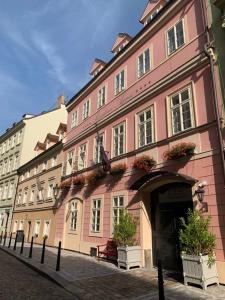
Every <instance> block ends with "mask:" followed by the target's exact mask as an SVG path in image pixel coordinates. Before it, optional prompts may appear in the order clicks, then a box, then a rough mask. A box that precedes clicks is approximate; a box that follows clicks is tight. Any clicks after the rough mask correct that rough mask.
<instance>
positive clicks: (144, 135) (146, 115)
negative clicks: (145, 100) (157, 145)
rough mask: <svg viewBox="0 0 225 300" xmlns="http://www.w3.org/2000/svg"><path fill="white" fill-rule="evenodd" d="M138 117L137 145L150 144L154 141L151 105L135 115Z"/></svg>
mask: <svg viewBox="0 0 225 300" xmlns="http://www.w3.org/2000/svg"><path fill="white" fill-rule="evenodd" d="M137 119H138V147H143V146H145V145H148V144H151V143H152V142H153V141H154V134H153V131H154V130H153V126H154V125H153V124H154V118H153V106H151V108H149V109H147V110H145V111H143V112H141V113H139V114H138V116H137Z"/></svg>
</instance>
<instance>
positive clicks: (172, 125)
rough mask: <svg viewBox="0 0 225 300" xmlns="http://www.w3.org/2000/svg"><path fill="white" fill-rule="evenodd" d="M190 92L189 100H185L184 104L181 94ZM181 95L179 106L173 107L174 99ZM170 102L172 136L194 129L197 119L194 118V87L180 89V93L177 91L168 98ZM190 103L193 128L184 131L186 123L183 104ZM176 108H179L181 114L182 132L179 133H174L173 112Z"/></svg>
mask: <svg viewBox="0 0 225 300" xmlns="http://www.w3.org/2000/svg"><path fill="white" fill-rule="evenodd" d="M186 90H188V93H189V99H188V100H185V101H184V102H182V101H181V94H182V93H183V92H184V91H186ZM177 95H179V104H178V105H176V106H172V99H173V98H174V97H175V96H177ZM168 100H169V101H168V102H169V116H170V128H171V135H176V134H179V133H181V132H184V131H186V130H189V129H191V128H193V127H194V126H195V118H194V108H193V105H194V101H193V91H192V86H191V85H189V86H186V87H184V88H182V89H180V90H179V91H177V92H176V93H173V94H172V95H170V96H169V98H168ZM188 102H189V110H190V118H191V120H190V121H191V126H190V127H188V128H185V129H184V122H183V111H182V106H183V104H186V103H188ZM176 108H179V113H180V124H181V130H180V131H177V132H175V131H174V128H175V127H174V117H173V110H175V109H176Z"/></svg>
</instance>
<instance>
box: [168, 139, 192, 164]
mask: <svg viewBox="0 0 225 300" xmlns="http://www.w3.org/2000/svg"><path fill="white" fill-rule="evenodd" d="M195 148H196V145H195V144H194V143H186V142H183V143H179V144H177V145H174V146H173V147H172V148H171V149H169V150H167V151H166V152H165V153H164V154H163V158H164V159H165V160H176V159H181V158H190V157H191V156H193V155H194V154H195V152H194V150H195Z"/></svg>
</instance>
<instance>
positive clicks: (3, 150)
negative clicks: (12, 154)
mask: <svg viewBox="0 0 225 300" xmlns="http://www.w3.org/2000/svg"><path fill="white" fill-rule="evenodd" d="M5 151H6V142H4V144H3V149H2V153H5Z"/></svg>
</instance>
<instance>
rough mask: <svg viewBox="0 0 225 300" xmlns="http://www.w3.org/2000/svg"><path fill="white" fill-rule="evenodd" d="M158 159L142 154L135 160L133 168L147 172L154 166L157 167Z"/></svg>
mask: <svg viewBox="0 0 225 300" xmlns="http://www.w3.org/2000/svg"><path fill="white" fill-rule="evenodd" d="M155 165H156V161H155V160H154V158H152V157H150V156H148V155H142V156H140V157H137V158H136V159H135V160H134V163H133V168H134V169H138V170H143V171H145V172H150V171H151V169H152V168H153V167H155Z"/></svg>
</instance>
